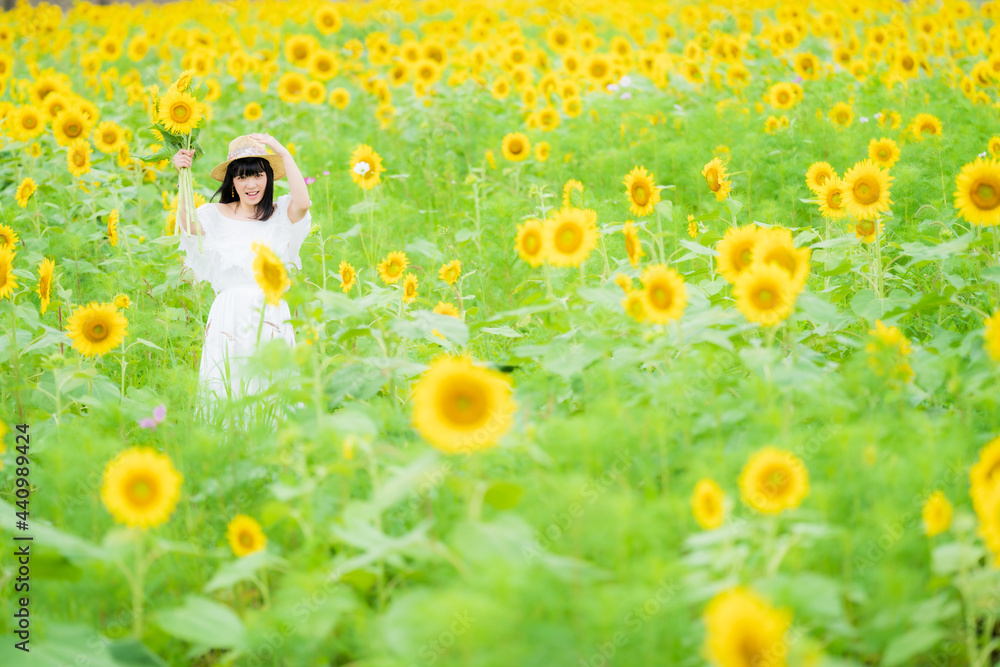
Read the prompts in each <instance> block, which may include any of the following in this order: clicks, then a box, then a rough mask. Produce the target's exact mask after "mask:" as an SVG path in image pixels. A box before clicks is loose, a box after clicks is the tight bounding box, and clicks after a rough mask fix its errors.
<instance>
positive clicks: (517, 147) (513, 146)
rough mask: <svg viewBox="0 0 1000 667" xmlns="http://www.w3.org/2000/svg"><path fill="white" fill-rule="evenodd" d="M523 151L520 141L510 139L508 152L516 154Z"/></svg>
mask: <svg viewBox="0 0 1000 667" xmlns="http://www.w3.org/2000/svg"><path fill="white" fill-rule="evenodd" d="M523 151H524V146H522V145H521V142H520V141H512V142H510V152H511V153H513V154H514V155H518V154H519V153H521V152H523Z"/></svg>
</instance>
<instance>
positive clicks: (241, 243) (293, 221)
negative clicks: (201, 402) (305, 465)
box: [174, 133, 312, 401]
mask: <svg viewBox="0 0 1000 667" xmlns="http://www.w3.org/2000/svg"><path fill="white" fill-rule="evenodd" d="M265 146H267V147H270V148H271V150H273V151H274V154H273V155H270V154H268V153H267V151H266V150H265ZM193 157H194V151H191V150H180V151H178V152H177V154H176V155H174V166H175V167H177V169H184V168H190V167H191V162H192V160H193ZM211 175H212V178H214V179H215V180H217V181H222V186H221V187H220V188H219V189H218V190H217V191H216V192H215V194H214V195H212V199H215V196H216V195H218V194H221V195H222V198H221V200H220V202H219V203H213V202H211V201H210V202H209V203H207V204H204V205H202V206H200V207H198V210H197V213H198V219H197V220H192V221H190V222H189V221H188V220H186V219H185V216H184V213H183V211H181V210H180V209H178V212H177V224H178V225H179V226H180V227H181V229H182V230H184V231H185V232H187V234H184V233H182V234H181V238H180V247H181V249H183V250H184V251H185V253H186V256H185V262H184V263H185V265H186V266H187V267H188V268H190V269H191V271H192V272H193V273H194V277H195V279H196V280H207V281H209V282H211V284H212V289H213V290H214V291H215V301H213V303H212V308H211V310H210V311H209V313H208V324H207V325H206V326H205V338H204V345H203V348H202V354H201V367H200V369H199V372H198V376H199V384H200V389H201V390H202V391H205V392H207V393H206V398H207V399H209V401H211V400H213V399H214V400H218V399H221V398H222V397H224V396H229V397H231V398H238V397H241V396H243V395H247V394H255V393H257V392H259V391H260V390H261V389H262V386H261V383H260V380H259V379H258V378H256V377H251V376H249V374H248V372H247V368H246V359H247V358H248V357H250V356H251V355H253V353H254V352H255V351H256V350H257V346H258V343H259V342H260V343H263V342H265V341H269V340H272V339H275V338H282V339H284V340H285V341H286V342H287V343H288V345H290V346H292V347H294V346H295V332H294V330H293V329H292V325H291V324H290V323H289V321H288V320H289V318H290V316H291V313H290V312H289V310H288V304H287V303H286V302H285V300H284V299H281V300H280V301H279V302H278V305H277V306H275V305H271V304H268V303H266V302H265V299H264V291H263V290H262V289H261V288H260V286H259V285H258V284H257V280H256V278H255V277H254V268H253V262H254V257H255V255H256V253H255V252H254V250H253V244H254V243H256V242H262V243H264V244H266V245H267V246H268V247H269V248H270V249H271V250H272V251H274V253H275V254H276V255H277V256H278V258H279V259H280V260H281V261H282V262H283V263H285V264H290V265H292V266H295V267H296V268H299V269H301V268H302V260H301V259H299V247H300V246H301V245H302V241H303V240H304V239H305V237H306V234H308V233H309V226H310V224H311V222H312V220H311V216H310V214H309V207H310V205H311V204H312V202H311V201H310V200H309V192H308V190H307V189H306V182H305V179H303V178H302V173H301V172H300V171H299V168H298V167H297V166H296V164H295V160H293V159H292V155H291V153H289V152H288V149H286V148H285V147H284V146H282V145H281V144H280V143H278V141H277V140H276V139H275V138H274V137H272V136H271V135H269V134H267V133H263V134H258V133H254V134H250V135H245V136H241V137H237V138H235V139H233V140H232V141H231V142H230V143H229V155H228V156H227V158H226V160H225V161H223V162H221V163H219V164H218V165H216V167H215V168H214V169H212V174H211ZM286 176H287V178H288V189H289V194H287V195H282V196H280V197H278V199H277V201H274V200H273V196H274V181H275V180H276V179H279V178H283V177H286ZM199 237H200V243H199ZM261 308H264V314H263V323H261ZM258 330H259V331H260V339H259V342H258Z"/></svg>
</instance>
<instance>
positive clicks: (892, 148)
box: [868, 137, 899, 169]
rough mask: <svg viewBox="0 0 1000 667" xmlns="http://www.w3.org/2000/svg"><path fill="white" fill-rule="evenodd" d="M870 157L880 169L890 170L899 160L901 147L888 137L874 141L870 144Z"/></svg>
mask: <svg viewBox="0 0 1000 667" xmlns="http://www.w3.org/2000/svg"><path fill="white" fill-rule="evenodd" d="M868 157H869V158H871V160H872V162H874V163H875V164H876V165H878V166H879V167H882V168H884V169H888V168H889V167H891V166H892V165H894V164H896V161H897V160H898V159H899V146H897V145H896V142H895V141H893V140H892V139H888V138H886V137H882V138H881V139H872V140H871V141H870V142H868Z"/></svg>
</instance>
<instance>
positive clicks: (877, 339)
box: [865, 320, 913, 383]
mask: <svg viewBox="0 0 1000 667" xmlns="http://www.w3.org/2000/svg"><path fill="white" fill-rule="evenodd" d="M868 333H869V335H870V336H871V339H870V340H869V341H868V344H867V345H866V346H865V351H866V352H867V353H868V363H869V365H870V366H871V367H872V369H873V370H874V371H875V373H876V374H878V375H879V376H880V377H885V378H888V380H889V381H890V382H904V383H905V382H909V381H910V380H911V379H913V369H912V368H911V367H910V364H909V363H907V361H906V357H907V356H909V355H910V353H911V352H912V351H913V348H912V347H911V345H910V341H909V339H908V338H907V337H906V336H905V335H903V332H902V331H900V330H899V327H887V326H885V324H883V323H882V320H877V321H876V322H875V328H874V329H871V330H870V331H869V332H868Z"/></svg>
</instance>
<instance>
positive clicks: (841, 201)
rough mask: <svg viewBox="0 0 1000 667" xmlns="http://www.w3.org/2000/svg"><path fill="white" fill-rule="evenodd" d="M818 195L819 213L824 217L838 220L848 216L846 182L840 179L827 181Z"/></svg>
mask: <svg viewBox="0 0 1000 667" xmlns="http://www.w3.org/2000/svg"><path fill="white" fill-rule="evenodd" d="M817 194H818V195H819V212H820V213H821V214H822V215H823V217H825V218H830V219H831V220H836V219H838V218H843V217H844V216H845V215H847V208H846V199H847V197H846V196H845V195H844V182H843V181H841V180H840V179H839V178H832V177H831V178H829V179H827V181H826V183H824V184H823V185H822V186H820V189H819V192H818V193H817Z"/></svg>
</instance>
